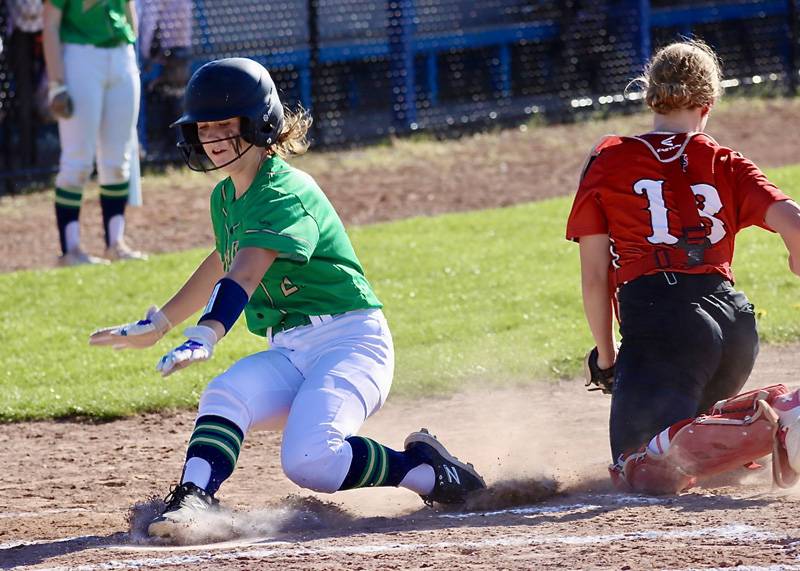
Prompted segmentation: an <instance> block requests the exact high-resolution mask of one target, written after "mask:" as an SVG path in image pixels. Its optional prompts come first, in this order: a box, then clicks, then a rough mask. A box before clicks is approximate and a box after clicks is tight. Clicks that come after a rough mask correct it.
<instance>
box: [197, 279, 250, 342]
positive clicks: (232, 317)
mask: <svg viewBox="0 0 800 571" xmlns="http://www.w3.org/2000/svg"><path fill="white" fill-rule="evenodd" d="M247 302H248V297H247V292H246V291H244V288H243V287H242V286H240V285H239V284H237V283H236V282H235V281H234V280H232V279H230V278H222V279H221V280H219V281H218V282H217V285H215V286H214V291H212V292H211V297H210V298H209V299H208V304H207V305H206V308H205V310H203V316H202V317H201V318H200V321H205V320H207V319H213V320H215V321H219V322H220V323H222V326H223V327H224V328H225V333H227V332H228V331H230V330H231V327H233V324H234V323H236V320H237V319H239V316H240V315H241V314H242V311H244V306H245V305H247ZM200 321H198V323H200Z"/></svg>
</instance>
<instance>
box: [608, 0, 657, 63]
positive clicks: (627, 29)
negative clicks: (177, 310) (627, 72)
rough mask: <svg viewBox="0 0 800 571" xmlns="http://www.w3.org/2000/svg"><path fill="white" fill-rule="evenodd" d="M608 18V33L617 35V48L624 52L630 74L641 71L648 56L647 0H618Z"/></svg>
mask: <svg viewBox="0 0 800 571" xmlns="http://www.w3.org/2000/svg"><path fill="white" fill-rule="evenodd" d="M615 5H616V10H615V11H614V13H613V17H612V18H611V19H610V20H609V24H610V27H611V30H610V33H611V34H614V35H616V37H617V49H618V50H620V53H626V54H627V55H628V58H629V61H630V68H631V76H632V77H635V76H637V75H639V73H641V70H642V67H643V66H644V65H645V64H646V63H647V60H648V59H649V58H650V51H651V49H652V48H651V42H650V29H651V17H652V14H651V7H650V1H649V0H618V1H617V2H615Z"/></svg>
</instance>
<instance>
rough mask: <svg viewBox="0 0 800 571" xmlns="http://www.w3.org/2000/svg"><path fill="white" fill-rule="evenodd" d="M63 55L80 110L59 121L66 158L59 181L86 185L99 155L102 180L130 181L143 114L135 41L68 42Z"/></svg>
mask: <svg viewBox="0 0 800 571" xmlns="http://www.w3.org/2000/svg"><path fill="white" fill-rule="evenodd" d="M63 56H64V81H65V83H66V86H67V92H68V93H69V95H70V97H71V98H72V102H73V105H74V112H73V114H72V117H70V118H69V119H60V120H59V121H58V134H59V138H60V140H61V161H60V164H59V172H58V176H57V177H56V185H57V186H58V187H60V188H63V189H71V190H79V189H82V188H83V186H84V185H85V184H86V182H87V181H88V180H89V177H90V176H91V174H92V171H93V170H94V163H95V159H97V174H98V180H99V182H100V184H119V183H122V182H127V181H128V179H129V178H130V161H131V140H132V136H133V133H134V130H133V129H134V125H135V124H136V120H137V118H138V116H139V90H140V86H139V69H138V67H137V65H136V54H135V52H134V49H133V46H132V45H123V46H118V47H114V48H98V47H95V46H92V45H79V44H64V46H63Z"/></svg>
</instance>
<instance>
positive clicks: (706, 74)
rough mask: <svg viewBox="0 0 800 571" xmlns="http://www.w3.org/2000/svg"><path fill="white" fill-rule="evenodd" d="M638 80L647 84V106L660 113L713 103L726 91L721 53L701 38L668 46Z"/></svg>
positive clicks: (662, 49) (654, 58)
mask: <svg viewBox="0 0 800 571" xmlns="http://www.w3.org/2000/svg"><path fill="white" fill-rule="evenodd" d="M636 81H637V82H638V83H640V84H641V85H643V86H644V87H645V102H646V103H647V106H648V107H650V109H652V110H653V111H655V112H656V113H660V114H667V113H669V112H670V111H676V110H679V109H698V108H703V107H711V106H712V105H713V104H714V103H715V102H716V101H717V99H719V98H720V96H721V95H722V69H721V65H720V60H719V57H717V54H716V53H714V50H712V49H711V48H710V47H709V46H708V44H706V43H705V42H703V41H701V40H686V41H682V42H675V43H673V44H669V45H668V46H664V47H663V48H661V49H660V50H658V51H657V52H656V53H655V55H654V56H653V57H652V58H651V59H650V62H649V63H648V64H647V66H646V67H645V70H644V74H643V75H642V76H641V77H639V78H637V80H636Z"/></svg>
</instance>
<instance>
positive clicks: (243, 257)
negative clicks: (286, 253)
mask: <svg viewBox="0 0 800 571" xmlns="http://www.w3.org/2000/svg"><path fill="white" fill-rule="evenodd" d="M277 257H278V253H277V252H275V251H274V250H265V249H264V248H242V249H241V250H239V251H238V252H237V253H236V256H235V257H234V258H233V263H232V264H231V268H230V271H229V272H228V273H227V274H225V276H224V277H226V278H228V279H231V280H233V281H235V282H236V283H237V284H239V285H240V286H241V287H242V289H243V290H244V291H245V293H247V297H248V298H249V297H250V296H251V295H253V292H254V291H255V290H256V288H257V287H258V284H259V283H261V280H263V279H264V274H265V273H267V270H268V269H269V267H270V266H271V265H272V262H274V261H275V258H277ZM199 325H206V326H208V327H211V329H213V330H214V333H216V334H217V339H222V337H223V336H224V335H225V327H224V326H223V325H222V323H220V322H219V321H216V320H213V319H208V320H204V321H201V322H200V323H199Z"/></svg>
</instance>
